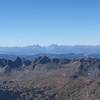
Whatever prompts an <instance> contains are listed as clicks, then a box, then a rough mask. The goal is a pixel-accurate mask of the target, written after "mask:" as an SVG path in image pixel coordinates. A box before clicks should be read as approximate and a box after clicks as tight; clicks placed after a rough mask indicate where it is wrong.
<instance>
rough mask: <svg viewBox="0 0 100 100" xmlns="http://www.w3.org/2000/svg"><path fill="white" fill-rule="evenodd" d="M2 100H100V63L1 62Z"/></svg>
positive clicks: (92, 60)
mask: <svg viewBox="0 0 100 100" xmlns="http://www.w3.org/2000/svg"><path fill="white" fill-rule="evenodd" d="M0 100H100V60H99V59H96V58H81V59H58V58H52V59H51V58H49V57H47V56H43V57H38V58H37V59H34V60H33V61H30V60H26V59H22V58H19V57H18V58H17V59H16V60H14V61H12V60H7V59H0Z"/></svg>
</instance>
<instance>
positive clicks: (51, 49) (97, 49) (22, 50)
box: [0, 45, 100, 55]
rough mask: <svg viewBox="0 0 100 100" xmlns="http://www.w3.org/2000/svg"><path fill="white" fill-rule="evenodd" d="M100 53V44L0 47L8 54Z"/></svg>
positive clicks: (1, 51) (0, 51)
mask: <svg viewBox="0 0 100 100" xmlns="http://www.w3.org/2000/svg"><path fill="white" fill-rule="evenodd" d="M69 53H74V54H100V45H97V46H83V45H82V46H81V45H80V46H79V45H78V46H66V45H50V46H40V45H33V46H26V47H0V54H8V55H36V54H69Z"/></svg>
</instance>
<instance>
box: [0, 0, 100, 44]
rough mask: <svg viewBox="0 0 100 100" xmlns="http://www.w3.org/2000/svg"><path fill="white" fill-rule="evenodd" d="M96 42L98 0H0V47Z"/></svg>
mask: <svg viewBox="0 0 100 100" xmlns="http://www.w3.org/2000/svg"><path fill="white" fill-rule="evenodd" d="M33 44H40V45H49V44H63V45H97V44H100V0H0V46H25V45H33Z"/></svg>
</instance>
